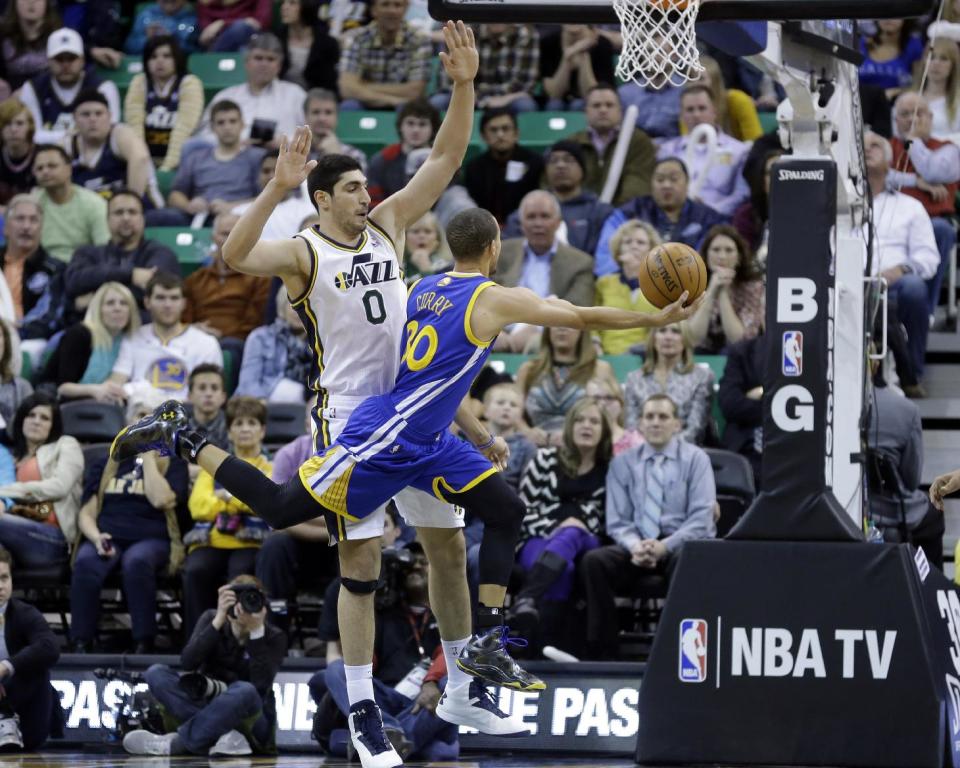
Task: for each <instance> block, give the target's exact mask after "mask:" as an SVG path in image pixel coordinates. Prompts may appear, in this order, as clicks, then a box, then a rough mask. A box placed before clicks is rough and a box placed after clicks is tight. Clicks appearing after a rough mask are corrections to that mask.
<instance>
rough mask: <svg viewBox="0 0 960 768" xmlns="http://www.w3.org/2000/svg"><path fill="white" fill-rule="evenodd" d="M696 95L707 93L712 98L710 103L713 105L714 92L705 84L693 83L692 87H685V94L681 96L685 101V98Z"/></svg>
mask: <svg viewBox="0 0 960 768" xmlns="http://www.w3.org/2000/svg"><path fill="white" fill-rule="evenodd" d="M695 93H705V94H707V96H709V97H710V103H711V104H713V91H711V90H710V86H707V85H704V84H703V83H691V84H690V85H687V86H684V88H683V92H682V93H681V94H680V100H681V101H683V97H684V96H690V95H692V94H695Z"/></svg>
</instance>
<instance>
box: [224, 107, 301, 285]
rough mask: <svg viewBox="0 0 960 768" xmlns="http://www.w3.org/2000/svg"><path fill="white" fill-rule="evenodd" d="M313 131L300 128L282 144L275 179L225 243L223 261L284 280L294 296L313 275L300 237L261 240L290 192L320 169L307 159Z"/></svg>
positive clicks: (241, 268)
mask: <svg viewBox="0 0 960 768" xmlns="http://www.w3.org/2000/svg"><path fill="white" fill-rule="evenodd" d="M310 140H311V133H310V129H309V128H307V127H306V126H300V127H299V128H297V129H296V130H295V131H294V133H293V138H292V139H291V140H290V141H288V140H287V137H286V136H284V137H283V138H282V139H281V141H280V156H279V157H278V158H277V168H276V170H275V171H274V174H273V178H272V179H270V181H269V182H267V186H265V187H264V188H263V191H262V192H261V193H260V194H259V195H258V196H257V198H256V200H254V201H253V204H252V205H251V206H250V207H249V208H247V210H246V211H244V213H243V215H242V216H241V217H240V220H239V221H238V222H237V223H236V224H235V225H234V227H233V229H232V230H231V231H230V235H229V236H228V237H227V241H226V242H225V243H224V244H223V260H224V261H225V262H226V263H227V264H228V265H229V266H230V267H232V268H233V269H235V270H237V271H238V272H244V273H246V274H248V275H260V276H263V277H274V276H279V277H281V278H283V281H284V283H285V284H286V285H287V288H288V290H289V291H290V295H291V296H299V295H300V294H302V293H303V291H304V289H305V288H306V279H307V275H309V274H310V266H309V264H310V254H309V252H308V249H307V244H306V243H305V242H303V241H302V240H301V239H300V238H291V239H289V240H261V239H260V238H261V236H262V235H263V227H264V225H265V224H266V223H267V219H269V218H270V214H272V213H273V209H274V208H276V207H277V205H279V204H280V202H281V201H282V200H283V199H284V197H286V195H287V193H288V192H289V191H290V190H292V189H296V188H297V187H299V186H300V185H301V184H302V183H303V182H304V181H305V180H306V178H307V176H309V175H310V171H312V170H313V168H314V166H316V164H317V161H316V160H307V154H308V153H309V152H310Z"/></svg>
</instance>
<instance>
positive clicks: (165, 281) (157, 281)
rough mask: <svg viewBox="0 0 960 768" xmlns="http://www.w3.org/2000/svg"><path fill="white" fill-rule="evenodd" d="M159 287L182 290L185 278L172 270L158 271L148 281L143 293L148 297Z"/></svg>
mask: <svg viewBox="0 0 960 768" xmlns="http://www.w3.org/2000/svg"><path fill="white" fill-rule="evenodd" d="M157 287H160V288H166V289H167V290H168V291H172V290H173V289H174V288H179V289H180V290H181V291H182V290H183V278H182V277H180V275H174V274H171V273H170V272H157V273H156V274H155V275H154V276H153V277H151V278H150V279H149V280H148V281H147V287H146V288H144V289H143V295H144V296H146V297H147V298H149V297H150V296H153V289H154V288H157Z"/></svg>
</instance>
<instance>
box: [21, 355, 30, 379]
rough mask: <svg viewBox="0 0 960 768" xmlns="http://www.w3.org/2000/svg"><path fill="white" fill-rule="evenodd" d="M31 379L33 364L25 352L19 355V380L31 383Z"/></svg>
mask: <svg viewBox="0 0 960 768" xmlns="http://www.w3.org/2000/svg"><path fill="white" fill-rule="evenodd" d="M32 377H33V362H32V361H31V360H30V355H28V354H27V353H26V352H21V353H20V378H21V379H26V380H27V381H31V380H32Z"/></svg>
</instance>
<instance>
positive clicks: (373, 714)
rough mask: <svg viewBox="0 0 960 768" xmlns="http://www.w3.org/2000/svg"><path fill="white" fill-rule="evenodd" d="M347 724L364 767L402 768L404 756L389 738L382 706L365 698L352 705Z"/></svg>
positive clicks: (351, 740) (351, 739)
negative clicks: (385, 728) (384, 727)
mask: <svg viewBox="0 0 960 768" xmlns="http://www.w3.org/2000/svg"><path fill="white" fill-rule="evenodd" d="M347 725H348V726H349V727H350V742H351V743H352V745H353V749H354V752H355V754H356V755H357V757H359V758H360V764H361V765H362V766H363V768H402V766H403V758H401V757H400V755H398V754H397V751H396V750H395V749H394V748H393V744H391V743H390V741H389V739H387V734H386V733H385V732H384V729H383V718H382V717H381V716H380V707H378V706H377V705H376V704H375V703H374V702H373V701H371V700H370V699H365V700H364V701H358V702H357V703H356V704H354V705H353V706H352V707H350V714H348V715H347Z"/></svg>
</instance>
